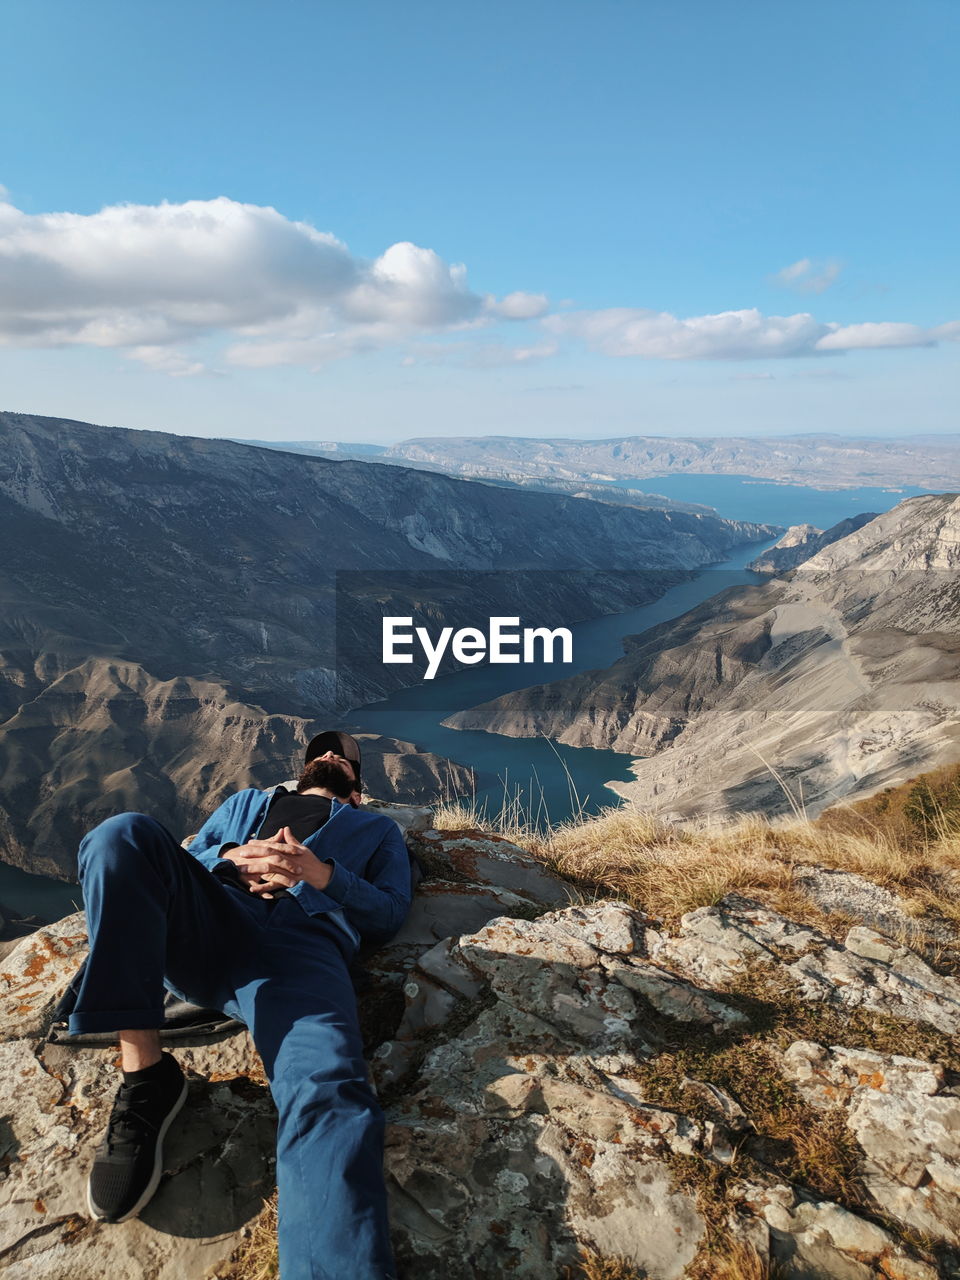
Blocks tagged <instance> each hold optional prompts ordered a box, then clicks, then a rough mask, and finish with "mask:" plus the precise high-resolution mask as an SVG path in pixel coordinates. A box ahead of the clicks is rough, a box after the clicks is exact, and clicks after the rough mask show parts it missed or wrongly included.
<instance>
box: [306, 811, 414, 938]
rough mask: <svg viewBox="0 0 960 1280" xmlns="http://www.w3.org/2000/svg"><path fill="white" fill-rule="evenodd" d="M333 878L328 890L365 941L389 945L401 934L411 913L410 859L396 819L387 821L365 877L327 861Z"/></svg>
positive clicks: (326, 890) (332, 861)
mask: <svg viewBox="0 0 960 1280" xmlns="http://www.w3.org/2000/svg"><path fill="white" fill-rule="evenodd" d="M326 861H327V862H329V863H330V865H331V866H332V867H333V875H332V876H331V877H330V881H329V883H328V884H327V886H326V888H325V889H324V893H327V894H329V896H330V897H331V898H333V900H334V901H335V902H339V903H340V905H341V906H342V907H343V909H344V911H345V912H346V915H347V918H348V920H350V922H351V923H352V924H353V925H355V926H356V928H357V929H358V931H359V932H360V934H361V936H362V937H363V939H364V941H371V942H386V941H388V940H389V939H390V938H392V937H393V935H394V934H395V933H396V932H397V930H398V929H399V928H400V926H401V925H402V924H403V922H404V920H405V919H406V918H407V912H408V911H409V910H410V901H411V898H412V896H413V894H412V890H411V885H410V855H409V853H407V846H406V843H405V842H404V839H403V833H402V832H401V830H400V828H399V827H398V826H397V824H396V823H395V822H394V821H393V819H392V818H385V819H384V833H383V839H382V840H381V841H380V843H379V845H377V847H376V849H375V850H374V852H373V854H372V855H371V857H370V860H369V862H368V863H367V866H366V868H365V874H364V875H363V876H358V875H355V874H354V873H353V872H352V871H348V870H347V868H346V867H345V866H343V864H342V863H339V862H337V861H336V860H335V859H333V858H327V859H326Z"/></svg>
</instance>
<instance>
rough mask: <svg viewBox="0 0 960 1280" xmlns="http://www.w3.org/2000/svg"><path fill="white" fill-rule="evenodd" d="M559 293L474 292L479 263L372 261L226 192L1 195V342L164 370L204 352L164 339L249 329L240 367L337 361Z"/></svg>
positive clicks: (420, 252)
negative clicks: (75, 201)
mask: <svg viewBox="0 0 960 1280" xmlns="http://www.w3.org/2000/svg"><path fill="white" fill-rule="evenodd" d="M546 305H547V304H546V299H545V298H543V297H541V296H540V295H532V294H525V293H521V292H516V293H511V294H508V295H507V297H506V298H504V299H502V300H501V301H499V302H498V301H497V300H496V299H495V298H492V297H490V296H489V295H488V296H481V295H479V294H476V293H474V292H472V291H471V289H470V287H469V285H468V283H467V272H466V268H465V267H464V266H463V264H461V263H454V264H450V263H447V262H445V261H444V260H443V259H442V258H441V257H440V256H439V255H438V254H436V253H435V252H434V251H433V250H432V249H426V248H422V247H421V246H419V245H415V244H411V243H409V242H406V241H403V242H400V243H397V244H393V245H391V246H390V247H389V248H387V249H386V250H385V252H384V253H382V254H381V255H380V256H379V257H378V258H375V259H373V260H372V261H369V260H364V259H362V258H358V257H355V256H354V255H352V254H351V252H350V250H349V249H348V248H347V246H346V245H345V244H344V243H343V241H341V240H339V239H337V237H336V236H334V235H332V234H330V233H328V232H324V231H318V230H316V228H315V227H312V226H310V225H309V224H308V223H305V222H296V221H292V220H290V219H288V218H286V217H284V216H283V214H281V213H279V212H278V211H277V210H276V209H273V208H270V207H267V206H260V205H252V204H241V203H239V202H237V201H234V200H229V199H227V198H226V197H223V196H221V197H219V198H217V199H214V200H191V201H187V202H185V203H183V204H171V203H167V202H164V203H162V204H159V205H132V204H127V205H114V206H109V207H107V208H104V209H101V210H100V211H99V212H98V213H94V214H76V213H46V214H36V215H31V214H26V213H23V212H22V211H21V210H19V209H17V208H15V207H14V206H13V205H12V204H11V203H9V201H7V200H0V342H5V343H8V344H20V345H26V346H57V345H66V344H85V345H91V346H98V347H120V348H126V349H127V351H128V353H129V354H130V355H131V356H132V357H133V358H134V359H138V360H141V361H143V362H144V363H146V364H148V365H150V366H151V367H153V368H157V369H160V368H166V370H167V371H168V372H171V373H179V374H181V375H182V374H184V373H186V372H190V373H193V372H196V369H195V368H194V367H193V366H194V365H195V362H193V361H191V360H190V358H189V357H187V356H183V355H182V354H168V355H164V354H163V352H164V348H167V347H174V346H176V345H178V344H179V345H180V346H182V345H183V344H184V343H185V342H189V340H190V339H193V338H197V337H199V336H202V335H206V334H210V333H227V334H230V335H232V336H233V337H234V338H235V339H239V341H237V342H236V344H235V345H234V346H233V347H232V348H231V349H230V352H229V353H228V358H229V359H231V360H232V361H234V362H235V363H238V364H246V365H267V364H274V363H293V362H296V363H301V362H303V363H308V364H323V363H325V362H326V361H328V360H330V359H336V358H339V357H341V356H343V355H349V354H352V353H355V352H358V351H362V350H369V349H371V348H376V347H379V346H383V345H387V344H389V343H393V342H402V341H403V340H404V339H405V338H407V337H409V336H411V335H417V334H421V333H423V332H432V331H447V330H451V329H457V328H461V327H470V326H475V325H482V324H489V323H492V322H493V321H494V320H495V319H498V318H513V319H527V318H531V317H533V316H537V315H540V314H542V312H543V310H544V309H545V307H546Z"/></svg>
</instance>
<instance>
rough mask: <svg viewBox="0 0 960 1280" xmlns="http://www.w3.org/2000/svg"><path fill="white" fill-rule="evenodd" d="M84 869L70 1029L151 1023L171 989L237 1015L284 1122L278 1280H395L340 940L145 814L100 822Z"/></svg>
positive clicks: (377, 1140)
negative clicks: (85, 953)
mask: <svg viewBox="0 0 960 1280" xmlns="http://www.w3.org/2000/svg"><path fill="white" fill-rule="evenodd" d="M79 864H80V881H81V884H82V886H83V897H84V904H85V907H86V912H87V927H88V930H89V934H90V953H89V958H88V960H87V965H86V971H85V973H84V976H83V981H82V983H81V985H80V989H79V992H78V995H77V1001H76V1005H75V1007H74V1012H73V1013H72V1014H71V1016H70V1024H69V1029H70V1033H71V1034H74V1035H76V1034H79V1033H82V1032H91V1031H114V1030H115V1031H120V1030H128V1029H129V1030H133V1029H137V1028H147V1027H160V1026H161V1025H162V1023H163V996H164V987H165V986H166V987H167V988H169V989H170V990H171V991H173V992H175V993H176V994H177V995H179V996H181V997H182V998H183V999H186V1000H189V1001H190V1002H191V1003H193V1004H197V1005H201V1006H203V1007H205V1008H213V1009H221V1010H223V1012H224V1013H226V1014H229V1015H230V1016H231V1017H235V1018H240V1019H241V1020H242V1021H243V1022H245V1023H246V1025H247V1026H248V1027H249V1028H250V1032H251V1034H252V1036H253V1040H254V1043H255V1044H256V1047H257V1051H258V1052H259V1054H260V1056H261V1058H262V1059H263V1064H264V1068H265V1070H266V1074H267V1078H268V1080H269V1081H270V1090H271V1093H272V1094H273V1098H274V1101H275V1103H276V1105H277V1111H278V1113H279V1127H278V1130H277V1186H278V1188H279V1207H280V1221H279V1233H278V1234H279V1247H280V1275H281V1278H282V1280H347V1277H349V1280H394V1277H395V1276H396V1271H395V1267H394V1261H393V1254H392V1250H391V1246H390V1232H389V1223H388V1216H387V1196H386V1187H385V1185H384V1179H383V1131H384V1117H383V1111H382V1110H381V1108H380V1104H379V1103H378V1101H377V1098H376V1095H375V1094H374V1092H373V1090H372V1088H371V1086H370V1084H369V1081H368V1077H367V1065H366V1062H365V1061H364V1057H363V1044H362V1040H361V1036H360V1029H359V1025H358V1021H357V1006H356V997H355V995H354V990H353V985H352V983H351V981H350V975H349V972H348V963H349V960H350V958H351V955H350V950H351V948H350V941H349V939H348V938H347V936H346V935H345V934H344V933H343V931H342V930H340V929H339V928H338V927H337V925H335V924H334V923H332V922H331V921H329V920H325V919H324V917H323V916H309V915H307V913H306V912H305V911H304V910H303V908H302V907H301V906H300V904H299V903H298V902H297V900H296V899H295V898H279V899H275V900H273V901H269V900H266V901H264V900H263V899H260V898H258V897H256V896H255V895H254V894H251V893H249V892H248V891H247V890H245V889H241V888H238V887H236V886H235V885H231V884H229V883H224V882H222V881H221V880H220V879H219V878H218V877H217V876H214V875H212V874H211V873H210V872H209V871H208V870H207V869H206V867H204V866H202V865H201V864H200V863H199V862H197V861H196V859H194V858H191V857H190V854H189V853H187V851H186V850H185V849H183V848H181V846H180V845H179V844H178V843H177V841H176V840H175V839H174V837H173V836H172V835H171V834H170V833H169V832H168V831H167V830H166V829H165V828H164V827H162V826H161V825H160V824H159V823H158V822H155V821H154V820H153V819H152V818H148V817H146V816H145V815H144V814H140V813H124V814H121V815H119V817H115V818H108V819H107V821H106V822H103V823H101V824H100V826H99V827H97V828H96V829H95V830H93V831H91V832H90V834H89V835H88V836H86V837H85V838H84V840H83V843H82V844H81V846H80V857H79Z"/></svg>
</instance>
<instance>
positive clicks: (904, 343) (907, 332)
mask: <svg viewBox="0 0 960 1280" xmlns="http://www.w3.org/2000/svg"><path fill="white" fill-rule="evenodd" d="M930 335H931V331H930V330H928V329H922V328H921V327H920V326H919V325H918V324H896V323H893V322H885V323H872V322H868V323H865V324H847V325H831V326H830V332H829V333H828V334H825V335H824V336H823V337H822V338H821V339H820V340H819V342H818V343H817V350H818V351H852V350H855V349H856V350H864V349H869V348H871V347H932V346H934V345H935V344H936V339H935V338H933V337H931V336H930Z"/></svg>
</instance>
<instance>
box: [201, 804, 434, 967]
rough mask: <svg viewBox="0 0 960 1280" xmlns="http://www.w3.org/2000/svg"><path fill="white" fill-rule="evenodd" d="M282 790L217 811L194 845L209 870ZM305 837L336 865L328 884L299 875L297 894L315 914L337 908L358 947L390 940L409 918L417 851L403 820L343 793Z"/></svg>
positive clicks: (252, 832)
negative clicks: (412, 851) (411, 848)
mask: <svg viewBox="0 0 960 1280" xmlns="http://www.w3.org/2000/svg"><path fill="white" fill-rule="evenodd" d="M275 790H276V788H271V790H269V791H260V790H258V789H257V788H255V787H250V788H248V789H247V790H245V791H238V792H237V793H236V795H232V796H230V797H229V798H228V799H227V800H225V801H224V802H223V804H222V805H221V806H220V808H219V809H217V810H216V811H215V812H214V813H212V814H211V815H210V817H209V818H208V819H207V820H206V822H205V823H204V824H203V826H202V827H201V828H200V830H199V831H198V832H197V834H196V836H195V837H194V838H193V840H192V841H191V843H190V853H191V854H192V855H193V856H194V857H195V858H196V859H197V861H198V862H201V863H202V864H203V865H204V866H205V867H206V868H207V869H208V870H209V871H215V869H216V868H217V866H218V865H220V864H221V863H222V861H223V853H224V852H226V851H227V850H229V849H231V848H234V847H235V846H236V845H240V844H246V842H247V841H248V840H252V839H255V838H256V836H257V835H258V833H259V831H260V828H261V825H262V824H263V820H264V818H265V817H266V814H267V809H268V807H269V805H270V800H271V798H272V796H273V794H274V792H275ZM303 843H304V844H305V845H306V846H307V848H308V849H310V850H311V852H313V853H314V854H316V856H317V857H318V858H322V859H324V860H325V861H327V862H331V863H332V864H333V875H332V876H331V878H330V883H329V884H328V885H327V887H326V889H314V888H313V887H312V886H310V885H308V884H306V883H305V881H303V880H300V881H298V882H297V884H295V885H293V887H292V888H291V889H290V893H291V894H292V895H293V896H294V897H295V898H298V899H299V901H300V905H301V906H302V907H303V909H304V911H306V912H307V914H308V915H312V916H318V915H325V914H330V915H331V916H332V917H333V918H334V919H335V920H336V922H337V923H338V924H341V925H343V924H345V925H346V927H347V932H348V933H350V934H351V936H352V937H353V938H354V941H355V945H357V946H359V944H360V940H361V938H362V939H363V941H364V942H374V943H383V942H387V941H388V940H389V939H390V938H392V937H393V935H394V934H395V933H396V932H397V930H398V929H399V928H400V926H401V925H402V924H403V922H404V920H405V919H406V916H407V912H408V911H409V909H410V901H411V898H412V887H411V874H410V856H409V854H408V853H407V846H406V844H405V843H404V839H403V834H402V832H401V830H400V828H399V826H398V825H397V824H396V822H394V820H393V819H392V818H388V817H387V816H386V814H382V813H374V812H372V811H371V810H369V809H354V808H353V806H352V805H350V804H345V803H343V802H342V801H340V800H337V799H336V798H334V799H332V800H331V801H330V817H329V818H328V819H327V821H326V822H325V823H324V824H323V826H322V827H321V828H320V829H319V831H315V832H314V833H313V835H311V836H308V837H307V839H306V840H304V841H303Z"/></svg>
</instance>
